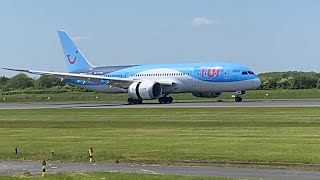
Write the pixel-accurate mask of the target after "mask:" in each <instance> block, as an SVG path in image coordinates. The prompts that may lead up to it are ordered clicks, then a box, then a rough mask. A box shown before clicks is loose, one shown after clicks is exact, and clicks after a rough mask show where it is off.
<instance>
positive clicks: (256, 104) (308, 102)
mask: <svg viewBox="0 0 320 180" xmlns="http://www.w3.org/2000/svg"><path fill="white" fill-rule="evenodd" d="M307 106H314V107H320V100H317V101H313V100H301V101H300V100H299V101H297V100H295V101H256V102H241V103H236V102H177V103H172V104H158V103H145V104H138V105H127V104H74V103H73V104H46V103H24V104H23V103H20V104H17V103H0V109H43V108H184V107H307Z"/></svg>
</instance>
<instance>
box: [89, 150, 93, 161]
mask: <svg viewBox="0 0 320 180" xmlns="http://www.w3.org/2000/svg"><path fill="white" fill-rule="evenodd" d="M88 154H89V157H90V162H92V155H93V150H92V148H90V149H89V150H88Z"/></svg>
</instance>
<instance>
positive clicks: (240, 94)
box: [234, 91, 246, 102]
mask: <svg viewBox="0 0 320 180" xmlns="http://www.w3.org/2000/svg"><path fill="white" fill-rule="evenodd" d="M244 94H246V92H245V91H237V92H235V94H234V100H235V101H236V102H241V101H242V97H241V96H242V95H244Z"/></svg>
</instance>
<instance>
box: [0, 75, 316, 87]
mask: <svg viewBox="0 0 320 180" xmlns="http://www.w3.org/2000/svg"><path fill="white" fill-rule="evenodd" d="M259 77H260V79H261V81H262V85H261V87H260V88H259V89H263V90H271V89H313V88H319V89H320V73H315V72H298V71H288V72H268V73H261V74H259ZM48 89H53V90H61V89H64V90H66V89H67V90H73V91H74V90H76V91H83V90H81V89H80V88H76V87H71V86H68V85H66V83H64V82H62V81H61V80H60V79H59V78H56V77H53V76H47V75H43V76H40V77H39V78H30V77H28V76H27V75H26V74H24V73H20V74H18V75H16V76H14V77H11V78H9V77H5V76H0V91H1V92H6V91H16V90H48Z"/></svg>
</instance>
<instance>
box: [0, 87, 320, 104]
mask: <svg viewBox="0 0 320 180" xmlns="http://www.w3.org/2000/svg"><path fill="white" fill-rule="evenodd" d="M37 92H38V91H37ZM6 94H7V93H6V92H2V93H1V94H0V102H49V103H50V102H126V101H127V98H128V95H127V94H103V93H93V92H63V93H57V94H14V95H6ZM232 94H233V93H222V95H221V96H220V97H218V98H211V99H210V98H209V99H208V98H197V97H194V96H192V95H191V94H173V95H172V97H173V98H174V99H175V101H176V102H179V101H217V100H223V101H234V100H233V98H232V97H231V96H232ZM4 99H5V100H4ZM277 99H320V89H299V90H294V89H278V90H255V91H247V93H246V95H245V96H244V100H247V101H248V100H249V101H250V100H277Z"/></svg>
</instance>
